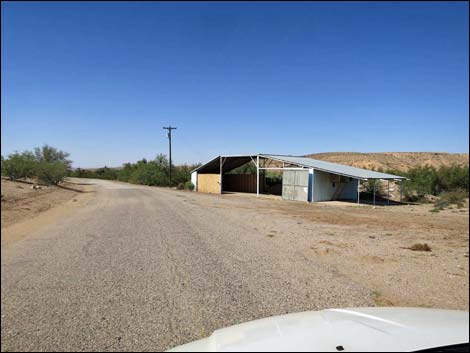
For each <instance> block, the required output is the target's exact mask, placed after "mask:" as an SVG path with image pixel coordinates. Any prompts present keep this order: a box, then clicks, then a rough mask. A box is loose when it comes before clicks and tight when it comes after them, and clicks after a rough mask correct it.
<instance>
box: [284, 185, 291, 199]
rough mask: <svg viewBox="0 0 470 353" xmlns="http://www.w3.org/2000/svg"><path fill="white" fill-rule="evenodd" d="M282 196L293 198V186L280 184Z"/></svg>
mask: <svg viewBox="0 0 470 353" xmlns="http://www.w3.org/2000/svg"><path fill="white" fill-rule="evenodd" d="M282 198H283V199H284V200H294V186H292V185H283V186H282Z"/></svg>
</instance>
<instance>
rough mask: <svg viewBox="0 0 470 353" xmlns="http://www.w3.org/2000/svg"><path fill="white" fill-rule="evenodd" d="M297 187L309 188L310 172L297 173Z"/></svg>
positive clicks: (297, 171) (299, 171)
mask: <svg viewBox="0 0 470 353" xmlns="http://www.w3.org/2000/svg"><path fill="white" fill-rule="evenodd" d="M295 185H300V186H308V170H296V171H295Z"/></svg>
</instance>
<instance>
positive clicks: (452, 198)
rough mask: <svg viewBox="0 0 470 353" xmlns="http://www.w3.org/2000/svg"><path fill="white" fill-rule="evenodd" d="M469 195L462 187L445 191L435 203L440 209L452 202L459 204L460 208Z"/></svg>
mask: <svg viewBox="0 0 470 353" xmlns="http://www.w3.org/2000/svg"><path fill="white" fill-rule="evenodd" d="M467 197H468V194H467V192H466V191H465V190H462V189H457V190H454V191H445V192H443V193H441V194H440V197H439V199H438V200H437V201H436V202H435V203H434V205H435V206H436V207H438V208H439V209H444V208H446V207H448V206H449V205H451V204H453V205H457V207H458V208H462V207H463V205H464V203H465V199H466V198H467Z"/></svg>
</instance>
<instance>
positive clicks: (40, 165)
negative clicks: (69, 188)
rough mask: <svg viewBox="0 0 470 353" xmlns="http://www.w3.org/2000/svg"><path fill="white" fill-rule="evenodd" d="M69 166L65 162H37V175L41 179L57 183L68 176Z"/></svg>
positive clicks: (45, 181) (44, 181) (49, 182)
mask: <svg viewBox="0 0 470 353" xmlns="http://www.w3.org/2000/svg"><path fill="white" fill-rule="evenodd" d="M67 170H68V166H67V164H66V163H64V162H45V161H42V162H37V164H36V168H35V175H36V177H37V178H38V179H39V181H41V182H43V183H45V184H48V185H51V184H52V185H57V184H58V183H60V182H61V181H62V180H64V178H65V177H66V176H67Z"/></svg>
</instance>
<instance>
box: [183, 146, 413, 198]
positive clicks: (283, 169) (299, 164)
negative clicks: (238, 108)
mask: <svg viewBox="0 0 470 353" xmlns="http://www.w3.org/2000/svg"><path fill="white" fill-rule="evenodd" d="M273 179H275V180H277V181H278V184H279V185H277V187H276V185H274V184H273V183H272V182H271V180H273ZM378 179H380V180H386V181H388V185H389V184H390V183H389V182H390V181H394V182H397V181H398V182H400V183H401V182H402V181H403V180H404V179H406V178H405V177H402V176H398V175H392V174H387V173H381V172H376V171H371V170H367V169H362V168H356V167H351V166H347V165H342V164H338V163H331V162H326V161H321V160H317V159H313V158H307V157H299V156H287V155H274V154H255V155H240V156H217V157H215V158H214V159H212V160H210V161H209V162H207V163H206V164H203V165H201V166H200V167H198V168H196V169H194V170H193V171H192V172H191V181H192V182H193V184H194V185H195V190H196V191H198V192H207V193H215V194H221V193H224V192H250V193H256V194H257V195H259V194H262V193H274V194H279V195H282V198H283V199H286V200H295V201H305V202H318V201H330V200H356V201H357V202H358V203H359V202H360V185H361V181H368V180H378ZM388 190H390V188H389V189H388ZM374 203H375V192H374Z"/></svg>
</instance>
